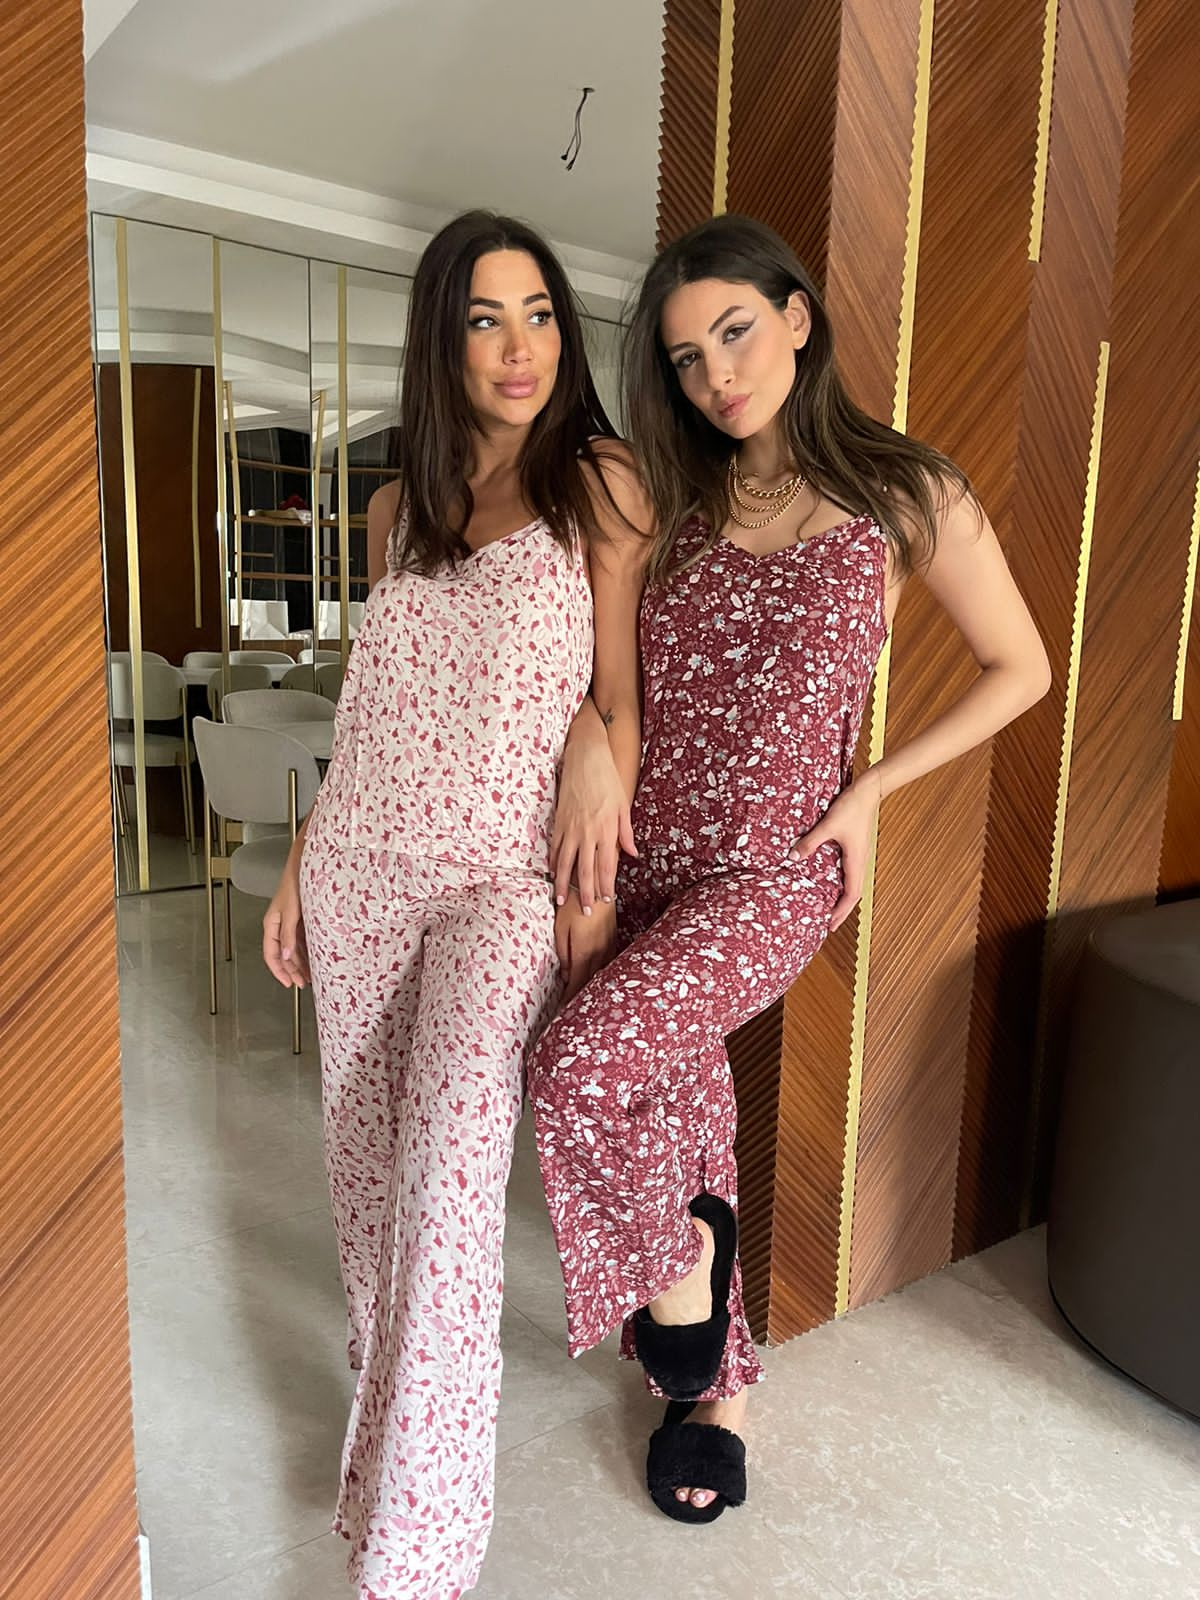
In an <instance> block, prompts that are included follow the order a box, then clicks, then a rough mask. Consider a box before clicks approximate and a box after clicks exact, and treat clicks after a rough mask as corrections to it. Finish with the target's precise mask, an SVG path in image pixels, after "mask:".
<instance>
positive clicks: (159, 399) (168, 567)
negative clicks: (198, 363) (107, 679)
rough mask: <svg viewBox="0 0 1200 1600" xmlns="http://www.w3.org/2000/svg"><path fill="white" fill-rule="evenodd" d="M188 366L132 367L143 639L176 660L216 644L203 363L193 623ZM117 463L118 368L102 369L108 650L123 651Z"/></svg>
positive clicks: (124, 585) (209, 393) (211, 469)
mask: <svg viewBox="0 0 1200 1600" xmlns="http://www.w3.org/2000/svg"><path fill="white" fill-rule="evenodd" d="M194 390H195V368H194V367H185V366H174V365H168V364H163V365H156V364H153V363H150V364H142V363H139V364H138V365H136V366H135V367H134V368H133V443H134V455H135V462H136V468H137V503H138V563H139V567H140V571H141V591H142V645H143V647H144V648H145V649H147V650H157V651H158V652H159V654H160V655H164V656H166V658H167V660H168V661H174V662H175V663H176V664H177V665H178V663H179V662H181V661H182V660H183V657H184V653H185V652H186V651H188V650H219V649H220V648H221V612H220V605H221V592H220V562H219V560H218V556H217V536H216V531H215V529H216V514H217V483H216V472H215V456H214V448H215V446H214V437H215V433H216V420H215V412H214V405H213V374H212V368H211V367H202V368H201V369H200V439H199V446H198V449H197V452H196V454H197V459H198V464H199V471H198V475H197V485H198V489H199V496H198V502H199V527H200V582H201V588H200V607H201V610H200V615H201V624H200V626H199V627H197V626H196V613H195V580H194V575H193V574H194V566H193V554H192V415H193V395H194ZM124 474H125V465H124V456H123V453H122V448H121V393H120V373H119V371H118V368H117V365H116V363H115V362H105V363H104V364H103V365H102V366H101V368H100V482H101V489H102V493H103V496H104V529H105V533H104V539H105V562H106V570H107V587H108V607H109V612H108V617H109V628H110V631H111V642H112V647H113V649H114V650H128V648H129V588H128V566H127V562H126V559H125V475H124Z"/></svg>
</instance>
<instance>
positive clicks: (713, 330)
mask: <svg viewBox="0 0 1200 1600" xmlns="http://www.w3.org/2000/svg"><path fill="white" fill-rule="evenodd" d="M745 309H746V308H745V306H730V307H729V309H728V310H727V311H722V313H721V315H720V316H719V317H718V318H717V320H716V321H715V322H714V323H713V325H712V327H711V328H710V329H709V330H708V331H709V333H716V331H717V329H718V328H719V327H720V326H721V324H722V323H723V322H724V321H725V320H726V318H728V317H731V316H732V315H733V313H734V312H735V311H744V310H745ZM691 343H692V341H691V340H690V339H682V340H680V342H679V343H678V344H669V345H668V346H667V354H668V355H670V353H671V352H672V351H673V350H682V349H683V348H684V346H685V345H689V344H691Z"/></svg>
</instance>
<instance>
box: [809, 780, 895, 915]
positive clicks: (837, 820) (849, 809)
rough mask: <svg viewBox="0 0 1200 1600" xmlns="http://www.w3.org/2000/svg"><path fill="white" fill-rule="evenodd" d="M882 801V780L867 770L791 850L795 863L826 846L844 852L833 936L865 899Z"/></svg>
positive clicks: (834, 909)
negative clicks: (868, 870)
mask: <svg viewBox="0 0 1200 1600" xmlns="http://www.w3.org/2000/svg"><path fill="white" fill-rule="evenodd" d="M881 799H882V795H881V793H880V785H879V780H878V778H875V777H873V776H872V770H871V769H870V768H868V769H867V771H866V772H864V773H863V775H862V777H861V778H857V779H856V780H855V781H854V782H853V783H852V784H851V785H850V787H849V788H848V789H843V790H842V792H841V794H840V795H838V797H837V799H836V800H835V801H834V802H833V804H832V805H831V806H830V808H829V810H828V811H827V812H826V813H825V815H824V816H823V817H822V818H821V820H820V822H818V823H817V825H816V827H815V828H810V829H809V831H808V832H807V833H806V834H805V835H804V837H803V838H802V839H798V840H797V841H796V843H795V844H794V845H793V846H792V848H791V851H790V859H791V860H792V861H805V860H807V859H808V857H809V856H811V855H812V854H813V853H814V851H816V850H819V849H820V847H821V846H822V845H823V844H830V843H833V844H836V845H837V846H838V848H839V849H840V850H841V852H842V894H841V898H840V899H839V900H838V902H837V904H836V905H835V906H834V908H833V918H832V920H831V922H830V924H829V931H830V932H831V933H832V932H833V930H834V929H835V928H840V927H841V925H842V923H843V922H845V920H846V918H847V917H848V916H849V915H850V913H851V912H852V911H853V910H854V908H855V906H856V905H857V904H858V902H859V900H860V899H861V898H862V892H863V884H864V882H865V880H866V875H867V855H868V853H869V851H870V848H871V833H872V830H873V829H874V826H875V818H876V817H877V816H878V815H879V803H880V800H881Z"/></svg>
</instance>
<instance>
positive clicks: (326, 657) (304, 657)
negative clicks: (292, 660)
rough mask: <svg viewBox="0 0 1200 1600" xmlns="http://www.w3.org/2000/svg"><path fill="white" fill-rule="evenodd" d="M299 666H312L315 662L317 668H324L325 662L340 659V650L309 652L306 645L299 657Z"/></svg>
mask: <svg viewBox="0 0 1200 1600" xmlns="http://www.w3.org/2000/svg"><path fill="white" fill-rule="evenodd" d="M298 659H299V661H300V664H301V666H312V665H313V662H314V661H315V662H316V664H317V666H324V665H325V664H326V663H327V662H336V661H340V660H341V659H342V652H341V651H340V650H310V649H309V648H308V646H307V645H305V647H304V649H303V650H301V652H300V655H299V658H298Z"/></svg>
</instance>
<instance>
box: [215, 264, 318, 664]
mask: <svg viewBox="0 0 1200 1600" xmlns="http://www.w3.org/2000/svg"><path fill="white" fill-rule="evenodd" d="M220 270H221V341H220V360H221V380H222V394H223V402H224V404H223V410H222V421H223V431H224V435H225V470H226V477H225V502H226V510H225V514H226V518H227V526H228V529H229V535H228V538H227V541H226V544H227V559H228V562H229V596H230V611H229V642H230V648H231V650H232V651H235V652H238V654H237V656H236V657H234V658H233V659H236V660H238V661H249V662H252V663H254V664H257V665H260V666H267V667H270V668H271V669H272V676H273V678H275V679H276V680H278V679H280V678H282V676H283V675H284V673H286V670H287V669H288V668H289V667H291V666H294V665H295V664H296V659H297V657H298V655H299V652H300V650H301V648H302V646H303V640H304V636H305V635H306V633H307V630H308V629H310V628H311V626H312V592H311V585H310V582H309V580H308V574H310V573H311V571H312V559H311V543H312V529H311V522H312V511H311V467H312V442H311V425H310V421H309V350H308V345H309V333H308V263H307V262H306V261H305V260H303V259H302V258H301V257H299V256H289V255H284V254H282V253H280V252H278V251H272V250H262V249H258V248H255V247H253V246H250V245H241V244H230V243H228V242H225V241H222V243H221V246H220Z"/></svg>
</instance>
